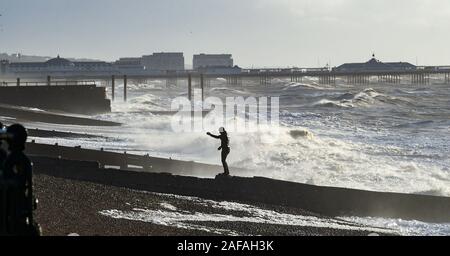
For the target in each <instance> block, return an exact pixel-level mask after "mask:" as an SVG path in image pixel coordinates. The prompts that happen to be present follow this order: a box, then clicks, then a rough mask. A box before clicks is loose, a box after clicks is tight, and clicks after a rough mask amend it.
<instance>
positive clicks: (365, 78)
mask: <svg viewBox="0 0 450 256" xmlns="http://www.w3.org/2000/svg"><path fill="white" fill-rule="evenodd" d="M370 77H371V76H370V75H366V74H352V75H347V76H346V82H347V83H348V84H369V83H370Z"/></svg>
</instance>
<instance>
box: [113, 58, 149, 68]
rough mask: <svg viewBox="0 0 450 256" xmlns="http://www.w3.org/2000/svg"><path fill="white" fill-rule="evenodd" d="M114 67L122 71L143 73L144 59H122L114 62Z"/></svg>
mask: <svg viewBox="0 0 450 256" xmlns="http://www.w3.org/2000/svg"><path fill="white" fill-rule="evenodd" d="M114 66H115V67H116V68H117V69H118V70H121V71H143V70H144V65H143V64H142V58H134V57H127V58H120V59H119V60H117V61H115V62H114Z"/></svg>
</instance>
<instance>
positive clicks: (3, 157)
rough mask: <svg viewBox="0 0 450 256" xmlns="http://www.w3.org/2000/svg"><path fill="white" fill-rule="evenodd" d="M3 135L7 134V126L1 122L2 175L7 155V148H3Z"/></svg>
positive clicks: (0, 161) (0, 172)
mask: <svg viewBox="0 0 450 256" xmlns="http://www.w3.org/2000/svg"><path fill="white" fill-rule="evenodd" d="M3 136H6V128H5V127H4V126H3V124H2V122H0V176H1V174H2V169H3V163H4V162H5V160H6V156H7V153H6V150H5V149H4V148H3V142H2V139H3V138H2V137H3Z"/></svg>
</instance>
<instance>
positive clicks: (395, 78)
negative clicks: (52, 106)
mask: <svg viewBox="0 0 450 256" xmlns="http://www.w3.org/2000/svg"><path fill="white" fill-rule="evenodd" d="M201 76H203V84H202V85H203V88H204V87H208V86H210V83H211V80H213V79H217V78H225V79H226V82H227V84H228V85H235V86H242V85H243V83H242V81H243V80H244V79H249V80H251V79H256V80H258V79H259V84H260V85H270V84H271V83H272V79H273V78H280V79H286V78H287V79H289V78H290V80H291V81H292V82H299V81H302V80H303V78H305V77H308V78H317V79H318V80H319V83H322V84H337V81H338V79H345V81H346V82H347V83H349V84H355V85H367V84H370V82H371V79H372V78H378V82H380V83H389V84H400V83H401V82H402V81H410V82H411V84H424V85H428V84H431V79H430V78H431V77H432V76H433V77H434V78H436V79H433V82H439V81H438V80H437V79H441V83H447V84H450V66H443V67H420V68H417V69H411V70H375V71H373V70H372V71H351V72H350V71H336V70H328V69H326V70H322V69H309V70H308V69H301V70H299V69H247V70H245V69H243V70H242V71H241V72H240V73H237V74H222V73H214V74H208V73H200V72H198V71H193V70H191V71H189V70H185V71H182V72H181V71H180V72H175V73H173V72H172V73H164V74H99V75H90V74H76V75H70V74H60V75H54V76H49V75H44V76H43V75H42V74H40V75H38V74H33V76H30V75H28V76H24V77H15V76H13V77H9V79H14V82H5V81H4V80H3V79H5V78H8V77H5V76H3V78H2V81H0V88H1V87H10V86H11V85H13V86H14V85H15V86H16V87H25V86H33V85H37V84H39V85H42V86H46V87H47V88H48V87H53V86H64V85H77V84H80V83H83V81H105V84H106V81H109V83H107V84H109V85H110V86H111V100H112V101H114V100H115V99H116V93H117V91H116V84H117V81H116V80H122V79H123V82H124V88H123V99H124V101H126V100H127V96H128V95H127V90H128V82H129V81H130V80H131V81H148V80H155V79H159V80H165V79H167V81H168V82H167V83H168V84H174V83H175V81H180V80H185V79H186V78H188V88H187V90H188V91H189V92H190V93H189V94H188V97H189V98H190V99H192V88H193V87H192V86H193V84H192V81H193V79H195V80H196V81H198V80H200V79H201ZM30 80H31V81H37V82H30ZM10 81H11V80H10ZM77 81H81V82H77ZM92 83H93V84H95V82H92ZM199 83H200V82H199ZM61 89H62V88H61Z"/></svg>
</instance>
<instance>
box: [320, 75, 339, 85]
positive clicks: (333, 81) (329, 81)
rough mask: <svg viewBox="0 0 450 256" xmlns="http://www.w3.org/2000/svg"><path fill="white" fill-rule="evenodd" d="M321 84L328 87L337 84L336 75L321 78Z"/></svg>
mask: <svg viewBox="0 0 450 256" xmlns="http://www.w3.org/2000/svg"><path fill="white" fill-rule="evenodd" d="M319 84H326V85H332V84H336V76H335V75H323V76H319Z"/></svg>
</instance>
